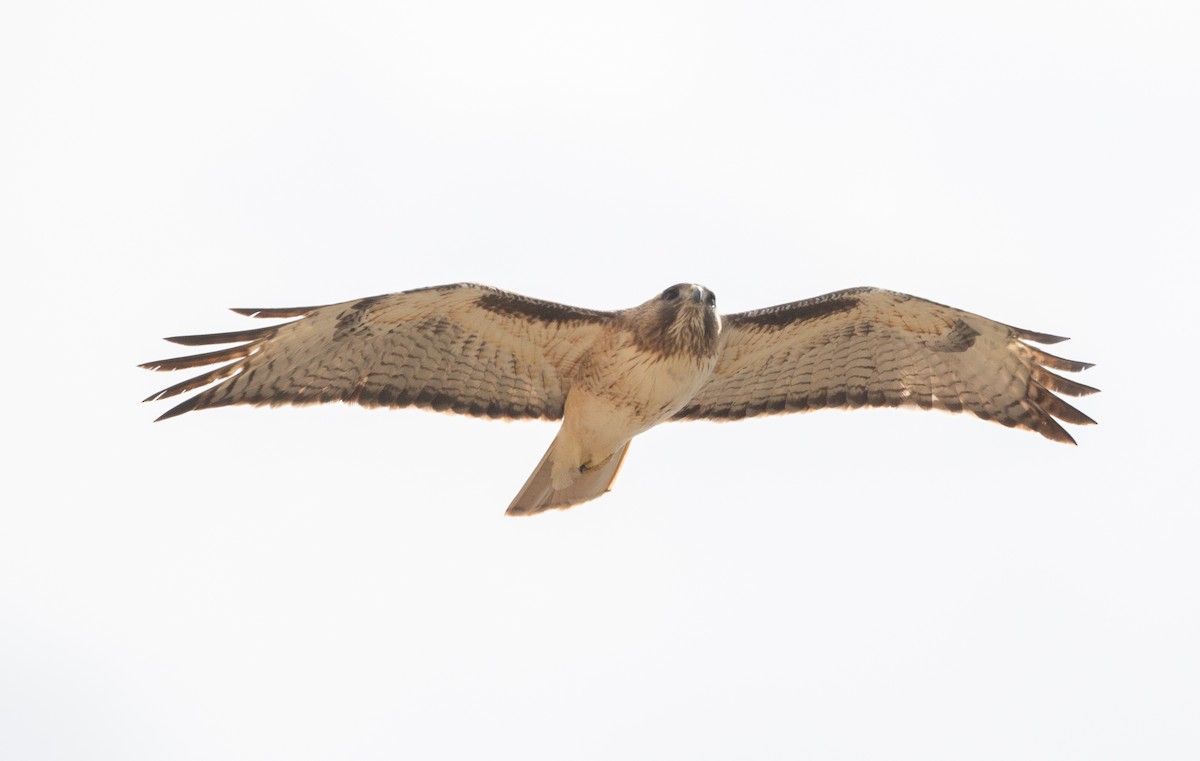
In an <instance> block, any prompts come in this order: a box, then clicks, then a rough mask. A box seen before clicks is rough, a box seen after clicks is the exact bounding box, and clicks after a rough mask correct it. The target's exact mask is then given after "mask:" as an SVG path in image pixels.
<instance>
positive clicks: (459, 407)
mask: <svg viewBox="0 0 1200 761" xmlns="http://www.w3.org/2000/svg"><path fill="white" fill-rule="evenodd" d="M234 311H235V312H238V313H239V314H244V315H248V316H253V317H268V318H287V317H299V318H300V319H298V320H295V321H293V322H288V323H284V324H282V325H272V326H269V327H265V328H255V329H250V330H240V331H235V332H232V333H215V334H210V335H197V336H178V337H174V338H169V339H167V340H169V341H173V342H175V343H179V344H184V345H185V346H205V345H209V344H223V343H236V344H238V345H237V346H233V347H230V348H227V349H219V350H217V351H211V352H206V353H203V354H196V355H192V356H185V357H177V358H174V359H164V360H159V361H157V362H147V363H146V364H144V365H142V367H145V368H148V369H151V370H181V369H185V368H189V367H199V366H202V365H210V364H216V363H218V362H230V364H226V365H223V366H221V367H218V368H216V369H214V370H211V371H209V372H206V373H204V374H203V375H199V376H197V377H195V378H190V379H188V380H186V381H184V382H182V383H179V384H176V385H174V386H171V387H170V388H167V389H164V390H162V391H160V392H158V393H157V394H154V395H153V396H151V397H150V398H149V399H147V400H146V401H154V400H158V399H165V398H167V397H171V396H175V395H176V394H182V393H184V392H187V391H192V390H194V389H197V388H200V387H202V386H206V385H208V384H210V383H214V382H216V381H223V382H221V383H219V384H217V385H215V386H212V387H211V388H209V389H207V390H205V391H202V392H201V393H199V394H197V395H195V396H193V397H191V398H189V399H187V400H186V401H184V402H183V403H181V404H179V405H177V406H175V407H173V408H171V409H170V410H167V412H166V413H164V414H163V415H162V416H161V417H160V418H159V420H162V419H165V418H169V417H174V416H176V415H181V414H183V413H184V412H189V411H191V410H200V409H205V408H207V407H222V406H225V405H230V404H255V405H262V404H269V405H280V404H315V403H320V402H332V401H343V402H353V403H357V404H362V405H366V406H384V407H406V406H416V407H428V408H432V409H435V410H450V411H453V412H460V413H463V414H467V415H478V416H484V417H508V418H545V419H557V418H560V417H561V416H562V411H563V403H564V401H565V398H566V394H567V390H568V389H569V388H570V386H571V381H572V373H573V372H574V370H575V366H576V364H577V363H578V361H579V359H580V357H581V355H582V354H583V353H584V352H586V351H587V350H588V348H589V347H590V346H591V344H592V343H593V342H594V341H595V339H596V337H597V336H598V335H599V334H600V333H601V332H602V329H603V327H604V326H605V325H607V324H608V323H609V321H610V320H611V318H612V315H611V313H609V312H599V311H594V310H588V309H579V308H576V307H571V306H566V305H564V304H555V303H553V302H548V301H541V300H539V299H532V298H528V297H526V296H519V295H517V294H514V293H508V292H506V291H501V290H499V289H496V288H490V287H488V286H482V285H472V284H469V283H459V284H455V285H446V286H437V287H433V288H421V289H418V290H413V291H405V292H404V293H395V294H389V295H386V296H374V297H371V298H365V299H358V300H355V301H347V302H344V303H341V304H330V305H327V306H319V307H302V308H295V309H235V310H234ZM231 360H232V361H231Z"/></svg>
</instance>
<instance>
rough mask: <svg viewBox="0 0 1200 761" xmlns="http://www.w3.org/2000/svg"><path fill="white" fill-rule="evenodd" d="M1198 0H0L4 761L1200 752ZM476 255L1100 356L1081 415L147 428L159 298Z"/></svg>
mask: <svg viewBox="0 0 1200 761" xmlns="http://www.w3.org/2000/svg"><path fill="white" fill-rule="evenodd" d="M1198 39H1200V5H1198V4H1197V3H1194V2H1178V3H1170V2H1147V3H1134V2H1127V3H1122V2H1101V3H1076V2H1046V1H1045V0H1040V1H1039V2H1006V3H962V2H954V3H952V2H945V3H930V2H925V3H887V2H842V3H822V4H814V3H778V4H766V3H746V2H737V3H732V2H731V3H677V4H667V3H648V2H644V1H639V2H629V3H622V2H607V3H603V4H599V3H598V4H593V5H590V6H587V7H583V6H576V5H574V4H566V3H553V2H546V3H528V2H505V3H457V2H436V3H391V2H380V3H359V4H349V3H342V4H336V5H335V4H318V3H298V2H292V3H286V4H284V3H255V2H236V3H233V2H208V3H201V4H196V3H193V4H175V3H170V4H168V3H160V2H145V3H133V2H110V3H71V2H40V3H36V4H35V3H24V4H16V3H13V4H9V6H6V8H5V10H4V11H3V12H0V102H2V103H3V116H2V118H0V250H2V251H3V252H4V262H5V264H4V272H5V275H4V277H3V278H2V280H0V283H2V285H0V288H3V292H4V303H5V305H6V310H7V317H8V320H7V326H8V327H7V330H6V336H5V341H6V344H7V345H6V351H5V359H4V365H5V372H4V374H3V375H4V377H5V380H4V381H3V383H4V387H3V394H4V398H5V399H6V400H7V409H6V413H5V422H4V431H5V434H6V435H5V439H6V440H7V443H8V452H7V454H6V455H4V459H3V478H4V490H3V494H4V500H3V502H4V504H3V507H2V508H0V757H3V758H5V759H121V760H122V761H135V760H138V759H153V760H154V761H162V760H163V759H254V760H256V761H257V760H261V759H289V760H291V759H309V758H312V759H318V758H323V759H330V758H345V759H356V760H358V759H375V758H379V759H383V758H388V759H395V758H413V759H417V758H420V759H457V758H461V759H476V758H501V759H503V758H520V759H613V758H631V759H661V758H688V759H729V758H816V759H871V758H888V759H900V758H915V759H964V758H970V759H1014V758H1020V759H1148V758H1153V759H1159V760H1161V759H1194V758H1197V757H1200V647H1198V646H1197V643H1198V642H1200V550H1198V548H1200V516H1198V514H1197V509H1198V507H1197V499H1196V496H1195V492H1196V487H1197V477H1196V475H1195V457H1196V447H1195V444H1194V439H1193V437H1194V435H1195V430H1196V424H1197V422H1198V421H1197V419H1196V417H1197V415H1196V412H1195V410H1194V405H1195V401H1194V399H1193V396H1194V394H1193V390H1192V388H1191V384H1192V383H1193V381H1194V378H1195V371H1196V369H1197V367H1196V362H1195V359H1194V358H1193V357H1194V354H1195V346H1194V345H1195V336H1194V326H1195V324H1196V317H1197V314H1196V312H1197V310H1196V307H1195V293H1196V286H1197V264H1196V254H1197V251H1198V250H1200V180H1198V179H1197V178H1200V140H1198V139H1197V135H1200V52H1198V51H1200V45H1198V44H1197V40H1198ZM458 280H473V281H478V282H485V283H491V284H494V285H498V286H502V287H506V288H509V289H512V290H516V291H519V292H522V293H527V294H531V295H536V296H541V297H544V298H549V299H554V300H558V301H563V302H567V303H572V304H578V305H581V306H590V307H598V308H619V307H624V306H630V305H633V304H636V303H639V302H641V301H643V300H645V299H646V298H649V297H650V296H651V295H653V294H654V293H656V292H658V291H660V290H661V289H662V288H664V287H665V286H667V285H670V284H672V283H675V282H679V281H696V282H701V283H704V284H706V285H708V286H709V287H710V288H712V289H713V290H714V291H715V292H716V294H717V296H718V299H719V304H720V306H721V307H722V309H723V310H724V311H728V312H731V311H740V310H743V309H749V308H754V307H758V306H766V305H769V304H774V303H779V302H783V301H791V300H794V299H798V298H803V297H807V296H812V295H816V294H819V293H823V292H826V291H830V290H835V289H838V288H843V287H848V286H856V285H879V286H884V287H889V288H894V289H898V290H903V291H907V292H910V293H915V294H917V295H921V296H925V297H927V298H932V299H935V300H938V301H942V302H946V303H950V304H954V305H956V306H961V307H963V308H966V309H969V310H972V311H975V312H979V313H981V314H984V315H987V316H990V317H993V318H995V319H999V320H1002V321H1005V322H1010V323H1013V324H1017V325H1021V326H1023V327H1028V328H1031V329H1034V330H1041V331H1048V332H1052V333H1059V334H1064V335H1071V336H1074V337H1075V340H1073V341H1071V342H1070V343H1068V344H1064V345H1060V346H1059V347H1056V348H1055V351H1056V353H1060V354H1062V355H1064V356H1068V357H1071V358H1077V359H1082V360H1087V361H1092V362H1096V363H1097V364H1098V367H1097V368H1096V369H1094V370H1091V371H1089V372H1088V373H1086V374H1085V375H1084V376H1082V377H1081V380H1083V381H1084V382H1087V383H1090V384H1093V385H1098V386H1100V387H1101V388H1102V389H1103V390H1104V393H1102V394H1100V395H1098V396H1093V397H1090V398H1087V399H1084V400H1082V401H1081V402H1080V406H1081V408H1082V409H1084V410H1085V411H1086V412H1087V413H1089V414H1091V415H1092V416H1093V417H1095V418H1096V419H1098V420H1099V421H1100V422H1101V425H1100V426H1098V427H1094V428H1087V429H1083V428H1075V429H1073V431H1072V432H1073V433H1074V434H1075V435H1076V437H1077V438H1078V439H1079V442H1080V446H1079V447H1077V448H1071V447H1066V446H1060V445H1055V444H1053V443H1051V442H1049V441H1046V440H1043V439H1041V438H1040V437H1038V436H1036V435H1033V434H1029V433H1022V432H1014V431H1010V430H1007V429H1004V428H1002V427H1000V426H995V425H988V424H984V423H981V422H979V421H977V420H975V419H973V418H972V419H968V418H965V417H955V416H950V415H942V414H931V413H916V412H904V411H874V412H855V413H841V412H821V413H816V414H812V415H806V416H787V417H778V418H772V419H764V420H756V421H752V422H745V423H739V424H730V425H724V426H722V425H714V424H702V423H701V424H690V425H684V424H681V425H668V426H663V427H661V428H658V429H655V430H654V431H651V432H650V433H648V434H647V435H645V436H643V437H641V438H639V439H638V440H637V441H636V442H635V443H634V445H633V447H632V449H631V453H630V457H629V459H628V460H627V462H626V465H625V468H624V470H623V472H622V474H621V476H620V478H619V480H618V481H617V484H616V488H615V490H614V491H613V492H612V493H611V494H609V495H607V496H605V497H603V498H602V499H601V500H600V501H598V502H594V503H591V504H588V505H586V506H583V507H580V508H576V509H574V510H571V511H568V512H563V513H554V514H550V515H546V516H543V517H539V518H536V519H528V520H514V519H506V518H504V517H503V510H504V507H505V506H506V505H507V504H508V501H509V500H510V499H511V498H512V496H513V494H515V493H516V490H517V489H518V488H519V487H520V485H521V484H522V483H523V482H524V480H525V478H526V476H527V475H528V473H529V471H530V470H531V469H532V468H533V466H534V465H535V464H536V463H537V461H538V459H539V458H540V457H541V455H542V452H543V451H544V449H545V447H546V445H547V444H548V443H549V441H550V439H551V438H552V436H553V433H554V428H553V426H551V425H550V424H545V423H507V424H506V423H495V422H487V421H476V420H471V419H465V418H456V417H453V416H448V415H438V414H434V413H427V412H420V411H392V412H388V411H382V410H372V411H368V410H361V409H357V408H348V407H344V406H340V405H338V406H330V407H324V408H317V409H301V410H292V409H285V410H261V409H250V408H237V409H222V410H215V411H210V412H203V413H199V414H194V415H187V416H185V417H183V418H179V419H176V420H172V421H170V422H168V423H163V424H159V425H152V424H151V422H150V421H151V420H152V419H153V418H154V417H155V416H156V415H158V414H159V413H161V412H162V411H164V410H165V409H166V405H165V403H164V404H158V405H139V404H138V400H139V399H141V398H142V397H145V396H147V395H148V394H150V393H151V392H153V391H156V390H158V389H159V388H162V387H163V386H165V385H167V384H168V383H171V382H174V381H173V380H172V377H173V376H164V375H154V374H151V373H147V372H145V371H142V370H139V369H137V368H136V367H135V365H136V364H137V363H138V362H144V361H147V360H151V359H157V358H160V357H163V356H170V355H172V354H173V353H178V352H179V347H172V346H171V345H169V344H166V343H163V342H161V341H160V340H159V338H160V337H161V336H166V335H178V334H180V333H197V332H212V331H219V330H230V329H237V328H239V327H244V326H247V325H248V324H249V323H247V321H246V320H245V319H244V318H239V317H237V316H236V315H233V314H232V313H230V312H226V311H223V308H224V307H227V306H265V307H271V306H293V305H297V304H311V303H328V302H333V301H339V300H344V299H349V298H354V297H359V296H367V295H373V294H376V293H382V292H388V291H395V290H403V289H407V288H413V287H418V286H424V285H432V284H437V283H446V282H454V281H458Z"/></svg>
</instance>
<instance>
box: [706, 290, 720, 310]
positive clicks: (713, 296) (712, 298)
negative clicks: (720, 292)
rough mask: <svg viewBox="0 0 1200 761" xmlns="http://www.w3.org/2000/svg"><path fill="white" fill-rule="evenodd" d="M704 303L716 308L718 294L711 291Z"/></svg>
mask: <svg viewBox="0 0 1200 761" xmlns="http://www.w3.org/2000/svg"><path fill="white" fill-rule="evenodd" d="M704 303H705V304H708V305H709V306H710V307H715V306H716V305H717V294H715V293H713V292H712V291H709V292H708V296H707V297H705V299H704Z"/></svg>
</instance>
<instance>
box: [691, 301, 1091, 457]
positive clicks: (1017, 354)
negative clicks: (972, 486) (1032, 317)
mask: <svg viewBox="0 0 1200 761" xmlns="http://www.w3.org/2000/svg"><path fill="white" fill-rule="evenodd" d="M723 322H724V327H723V329H722V332H721V338H722V346H721V350H720V351H721V355H720V359H719V360H718V363H717V367H716V370H715V371H714V372H713V375H712V377H711V378H710V379H709V380H708V382H707V383H705V385H704V386H702V387H701V389H700V391H699V392H698V393H697V394H696V396H695V397H694V398H693V399H692V401H691V402H689V403H688V404H687V405H686V406H685V407H684V408H683V409H682V410H680V412H679V413H678V414H676V416H675V418H676V419H699V418H709V419H717V420H734V419H739V418H743V417H751V416H754V415H764V414H769V413H780V412H800V411H803V410H812V409H819V408H821V407H852V408H853V407H863V406H871V407H899V406H915V407H921V408H924V409H943V410H949V411H951V412H960V411H963V410H967V411H970V412H973V413H975V414H976V415H978V416H979V417H981V418H983V419H984V420H995V421H997V422H999V423H1002V424H1004V425H1006V426H1016V427H1019V428H1028V429H1031V430H1034V431H1037V432H1038V433H1040V434H1042V435H1043V436H1046V437H1047V438H1050V439H1054V440H1055V441H1065V442H1070V443H1074V440H1073V439H1072V438H1071V436H1070V434H1068V433H1067V432H1066V431H1065V430H1064V429H1063V427H1062V426H1061V425H1059V423H1058V422H1057V421H1056V420H1055V418H1058V419H1059V420H1062V421H1065V422H1067V423H1076V424H1086V423H1093V422H1095V421H1093V420H1092V419H1091V418H1089V417H1088V416H1087V415H1084V414H1083V413H1082V412H1080V411H1079V410H1077V409H1075V408H1074V407H1072V406H1071V405H1069V404H1067V403H1066V402H1064V401H1063V400H1062V399H1060V398H1058V397H1057V396H1055V395H1054V392H1057V393H1060V394H1067V395H1070V396H1082V395H1084V394H1090V393H1093V392H1095V391H1096V390H1097V389H1094V388H1092V387H1090V386H1085V385H1083V384H1081V383H1077V382H1075V381H1073V380H1069V379H1067V378H1063V377H1061V376H1059V375H1056V374H1055V373H1053V372H1051V371H1050V370H1049V369H1047V368H1053V369H1055V370H1066V371H1071V372H1078V371H1080V370H1084V369H1086V368H1088V367H1091V365H1089V364H1087V363H1085V362H1074V361H1072V360H1068V359H1062V358H1060V357H1055V356H1053V355H1051V354H1047V353H1046V352H1044V351H1041V350H1040V349H1036V348H1034V347H1032V346H1030V345H1029V344H1028V343H1026V342H1027V341H1033V342H1036V343H1042V344H1046V343H1057V342H1058V341H1063V340H1066V339H1063V338H1059V337H1057V336H1051V335H1046V334H1044V333H1033V332H1030V331H1027V330H1020V329H1018V328H1013V327H1010V326H1008V325H1003V324H1001V323H998V322H995V321H993V320H989V319H987V318H986V317H980V316H979V315H976V314H971V313H970V312H963V311H961V310H958V309H954V308H952V307H948V306H944V305H942V304H936V303H934V302H932V301H926V300H925V299H920V298H916V297H915V296H907V295H905V294H902V293H895V292H893V291H885V290H882V289H878V288H854V289H850V290H846V291H838V292H836V293H829V294H826V295H824V296H818V297H816V298H813V299H808V300H806V301H797V302H794V303H791V304H782V305H780V306H775V307H769V308H767V309H759V310H756V311H753V312H743V313H741V314H734V315H729V316H726V317H724V318H723Z"/></svg>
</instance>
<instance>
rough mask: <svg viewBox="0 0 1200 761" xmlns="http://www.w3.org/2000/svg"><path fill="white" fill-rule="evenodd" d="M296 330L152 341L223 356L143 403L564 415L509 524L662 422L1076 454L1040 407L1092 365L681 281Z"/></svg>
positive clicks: (904, 311)
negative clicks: (961, 431)
mask: <svg viewBox="0 0 1200 761" xmlns="http://www.w3.org/2000/svg"><path fill="white" fill-rule="evenodd" d="M234 311H236V312H238V313H239V314H244V315H248V316H252V317H266V318H292V317H299V318H301V319H298V320H294V321H293V322H288V323H284V324H282V325H273V326H269V327H265V328H258V329H252V330H243V331H236V332H232V333H218V334H211V335H199V336H181V337H176V338H169V339H167V340H169V341H173V342H175V343H180V344H184V345H187V346H204V345H209V344H226V343H233V344H237V345H236V346H232V347H230V348H226V349H220V350H217V351H212V352H207V353H203V354H197V355H192V356H187V357H179V358H176V359H166V360H160V361H158V362H149V363H146V364H145V365H143V367H147V368H149V369H152V370H179V369H185V368H190V367H199V366H203V365H211V364H216V363H220V362H228V363H229V364H225V365H223V366H221V367H218V368H216V369H215V370H211V371H209V372H207V373H204V374H202V375H200V376H197V377H195V378H192V379H190V380H187V381H184V382H183V383H180V384H177V385H175V386H171V387H170V388H167V389H165V390H163V391H160V392H159V393H157V394H154V395H153V396H151V397H150V398H149V399H147V401H152V400H157V399H164V398H167V397H171V396H175V395H177V394H181V393H184V392H186V391H192V390H194V389H198V388H200V387H202V386H206V385H209V384H212V383H214V382H217V381H220V383H217V384H216V385H213V386H210V387H209V388H208V389H206V390H204V391H202V392H200V393H199V394H196V395H195V396H192V397H191V398H189V399H187V400H186V401H184V402H183V403H181V404H178V405H176V406H175V407H172V408H171V409H169V410H168V411H167V412H166V413H164V414H163V415H162V416H161V417H160V418H159V419H160V420H162V419H165V418H170V417H174V416H176V415H180V414H182V413H184V412H189V411H191V410H199V409H205V408H208V407H221V406H225V405H230V404H256V405H263V404H267V405H279V404H313V403H320V402H331V401H343V402H353V403H356V404H362V405H366V406H385V407H407V406H415V407H425V408H429V409H434V410H448V411H453V412H459V413H462V414H467V415H477V416H484V417H493V418H541V419H546V420H558V419H562V420H563V425H562V428H561V429H560V431H559V433H558V436H556V437H555V440H554V442H553V443H552V444H551V446H550V449H549V450H548V451H547V452H546V455H545V456H544V457H543V458H542V461H541V463H539V465H538V467H537V468H536V469H535V470H534V472H533V474H532V475H531V476H530V478H529V480H528V481H527V482H526V484H525V486H524V487H523V488H522V490H521V492H520V493H519V494H518V495H517V498H516V499H514V500H513V503H512V504H511V505H510V506H509V513H510V514H529V513H535V512H541V511H542V510H545V509H548V508H552V507H569V506H571V505H574V504H578V503H580V502H585V501H587V500H589V499H593V498H595V497H597V496H599V495H601V494H603V493H604V492H605V491H607V490H608V489H609V488H611V485H612V481H613V479H614V478H616V473H617V470H618V469H619V467H620V464H621V461H622V460H623V459H624V456H625V453H626V450H627V448H628V446H629V441H630V440H631V439H632V438H633V437H634V436H636V435H637V434H638V433H641V432H642V431H645V430H647V429H649V428H651V427H653V426H654V425H657V424H658V423H660V422H663V421H665V420H670V419H675V420H688V419H692V420H694V419H711V420H735V419H740V418H744V417H752V416H755V415H764V414H772V413H782V412H799V411H803V410H812V409H819V408H821V407H851V408H854V407H863V406H871V407H898V406H915V407H920V408H923V409H943V410H948V411H951V412H960V411H970V412H972V413H974V414H975V415H977V416H978V417H980V418H983V419H985V420H994V421H996V422H999V423H1002V424H1003V425H1006V426H1015V427H1020V428H1027V429H1030V430H1033V431H1037V432H1038V433H1040V434H1042V435H1043V436H1046V437H1047V438H1050V439H1053V440H1055V441H1063V442H1069V443H1074V440H1073V439H1072V438H1071V436H1070V434H1068V433H1067V432H1066V430H1065V429H1064V428H1063V427H1062V426H1061V425H1060V424H1059V423H1058V421H1057V420H1056V419H1055V418H1057V419H1058V420H1062V421H1064V422H1067V423H1075V424H1088V423H1092V422H1093V421H1092V420H1091V418H1089V417H1088V416H1086V415H1084V414H1083V413H1082V412H1079V411H1078V410H1076V409H1075V408H1074V407H1072V406H1070V405H1069V404H1067V403H1066V402H1064V401H1062V399H1060V398H1059V397H1057V396H1055V395H1054V392H1057V393H1060V394H1066V395H1069V396H1082V395H1085V394H1090V393H1093V392H1095V391H1096V389H1094V388H1091V387H1090V386H1085V385H1083V384H1081V383H1077V382H1075V381H1072V380H1068V379H1067V378H1063V377H1062V376H1059V375H1056V374H1055V373H1053V372H1051V369H1054V370H1065V371H1071V372H1077V371H1080V370H1084V369H1086V368H1088V367H1091V365H1089V364H1086V363H1084V362H1074V361H1071V360H1066V359H1061V358H1059V357H1055V356H1053V355H1051V354H1047V353H1046V352H1043V351H1041V350H1040V349H1036V348H1034V347H1032V346H1030V345H1029V344H1028V343H1027V342H1029V341H1032V342H1036V343H1043V344H1044V343H1056V342H1058V341H1062V340H1065V339H1062V338H1059V337H1057V336H1051V335H1047V334H1044V333H1033V332H1030V331H1026V330H1020V329H1018V328H1013V327H1010V326H1008V325H1003V324H1001V323H998V322H995V321H993V320H989V319H987V318H985V317H980V316H979V315H975V314H971V313H970V312H963V311H961V310H958V309H954V308H952V307H947V306H944V305H942V304H937V303H934V302H931V301H926V300H924V299H920V298H916V297H914V296H907V295H904V294H901V293H895V292H893V291H885V290H881V289H877V288H854V289H850V290H845V291H838V292H836V293H830V294H826V295H824V296H818V297H816V298H812V299H808V300H805V301H797V302H793V303H791V304H781V305H779V306H775V307H769V308H767V309H759V310H755V311H752V312H743V313H740V314H733V315H728V316H725V317H723V318H722V317H720V316H719V315H718V314H717V312H716V299H715V298H714V297H713V295H712V292H711V291H709V290H708V289H706V288H703V287H702V286H697V285H691V284H680V285H676V286H672V287H671V288H668V289H667V290H665V291H663V293H662V294H660V295H659V296H657V297H655V298H653V299H651V300H650V301H647V302H646V303H644V304H641V305H639V306H637V307H633V308H631V309H625V310H621V311H616V312H601V311H595V310H591V309H580V308H577V307H572V306H567V305H565V304H556V303H553V302H548V301H541V300H539V299H532V298H528V297H525V296H519V295H517V294H514V293H509V292H507V291H501V290H499V289H496V288H490V287H487V286H481V285H471V284H456V285H446V286H437V287H433V288H422V289H418V290H413V291H406V292H403V293H396V294H390V295H385V296H374V297H371V298H366V299H358V300H355V301H348V302H344V303H341V304H330V305H328V306H321V307H302V308H295V309H236V310H234Z"/></svg>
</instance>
